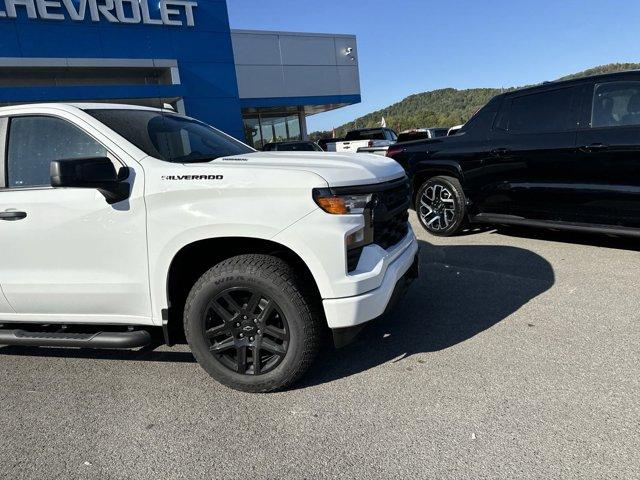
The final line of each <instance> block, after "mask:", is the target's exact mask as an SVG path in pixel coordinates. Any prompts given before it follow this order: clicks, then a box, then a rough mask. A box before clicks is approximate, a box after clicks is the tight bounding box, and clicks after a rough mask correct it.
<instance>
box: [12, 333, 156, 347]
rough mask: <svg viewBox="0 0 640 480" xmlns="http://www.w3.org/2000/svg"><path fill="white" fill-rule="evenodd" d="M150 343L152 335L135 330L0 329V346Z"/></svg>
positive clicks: (81, 345)
mask: <svg viewBox="0 0 640 480" xmlns="http://www.w3.org/2000/svg"><path fill="white" fill-rule="evenodd" d="M150 343H151V334H150V333H149V332H147V331H146V330H133V331H128V332H96V333H64V332H28V331H26V330H3V329H0V345H21V346H26V347H63V348H73V347H75V348H96V349H118V348H139V347H145V346H147V345H149V344H150Z"/></svg>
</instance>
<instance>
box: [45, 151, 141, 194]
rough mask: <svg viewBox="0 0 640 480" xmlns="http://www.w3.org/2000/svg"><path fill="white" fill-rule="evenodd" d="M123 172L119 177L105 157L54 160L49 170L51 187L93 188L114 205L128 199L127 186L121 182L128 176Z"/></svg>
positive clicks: (125, 171)
mask: <svg viewBox="0 0 640 480" xmlns="http://www.w3.org/2000/svg"><path fill="white" fill-rule="evenodd" d="M123 170H124V171H121V172H120V175H119V174H118V172H116V168H115V167H114V166H113V162H112V161H111V160H110V159H108V158H106V157H97V158H73V159H66V160H54V161H52V162H51V170H50V173H51V186H52V187H54V188H59V187H71V188H95V189H98V190H99V191H100V193H102V194H103V195H104V196H105V198H106V199H107V202H108V203H110V204H111V203H116V202H120V201H122V200H125V199H126V198H128V197H129V190H130V189H129V184H128V183H125V182H123V181H122V180H124V179H125V178H126V177H127V176H128V170H127V169H126V168H125V169H123ZM123 173H124V175H123Z"/></svg>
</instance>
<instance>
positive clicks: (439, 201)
mask: <svg viewBox="0 0 640 480" xmlns="http://www.w3.org/2000/svg"><path fill="white" fill-rule="evenodd" d="M416 213H417V214H418V220H420V224H421V225H422V226H423V227H424V229H425V230H426V231H427V232H429V233H430V234H432V235H436V236H438V237H450V236H452V235H455V234H457V233H459V232H460V231H461V230H462V229H463V227H464V225H465V220H466V216H467V200H466V198H465V195H464V191H463V190H462V186H461V185H460V182H459V181H458V179H456V178H453V177H446V176H438V177H433V178H430V179H428V180H427V181H426V182H424V183H423V184H422V185H421V186H420V189H419V190H418V194H417V195H416Z"/></svg>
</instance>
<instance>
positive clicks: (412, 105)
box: [310, 63, 640, 140]
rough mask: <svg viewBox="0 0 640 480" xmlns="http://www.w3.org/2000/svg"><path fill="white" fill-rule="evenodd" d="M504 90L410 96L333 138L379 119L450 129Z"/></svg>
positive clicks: (625, 66) (629, 66)
mask: <svg viewBox="0 0 640 480" xmlns="http://www.w3.org/2000/svg"><path fill="white" fill-rule="evenodd" d="M634 69H640V63H611V64H608V65H601V66H598V67H594V68H590V69H588V70H584V71H582V72H578V73H574V74H572V75H567V76H565V77H562V78H561V79H560V80H569V79H572V78H578V77H585V76H589V75H597V74H601V73H610V72H619V71H624V70H634ZM503 91H505V90H504V89H500V88H471V89H466V90H456V89H455V88H443V89H440V90H433V91H431V92H424V93H418V94H416V95H411V96H409V97H407V98H405V99H404V100H402V101H401V102H398V103H395V104H393V105H391V106H389V107H386V108H383V109H381V110H377V111H375V112H372V113H369V114H367V115H365V116H363V117H360V118H357V119H356V120H354V121H353V122H349V123H346V124H344V125H341V126H340V127H337V128H336V136H338V137H342V136H344V135H345V134H346V133H347V132H348V131H349V130H353V129H355V128H368V127H376V126H380V120H381V118H382V117H384V118H385V120H386V121H387V126H388V127H390V128H393V129H394V130H396V131H397V132H400V131H402V130H407V129H409V128H426V127H451V126H453V125H457V124H460V123H464V122H466V121H467V120H468V119H469V117H471V115H473V114H474V113H475V112H476V110H478V109H479V108H480V107H482V106H483V105H484V104H486V103H487V102H488V101H489V100H490V99H491V98H492V97H493V96H495V95H497V94H499V93H501V92H503ZM331 134H332V132H314V133H312V134H311V135H310V137H311V138H312V139H313V140H317V139H320V138H327V137H331Z"/></svg>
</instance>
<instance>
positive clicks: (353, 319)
mask: <svg viewBox="0 0 640 480" xmlns="http://www.w3.org/2000/svg"><path fill="white" fill-rule="evenodd" d="M412 236H413V234H412ZM419 264H420V261H419V254H418V242H417V240H416V239H415V237H413V241H412V242H411V243H410V244H409V246H408V247H407V248H406V249H405V250H404V252H402V254H401V255H399V256H398V257H397V258H396V259H395V260H394V261H393V262H392V263H390V264H389V266H388V267H387V269H386V272H385V274H384V278H383V280H382V284H381V285H380V286H379V287H378V288H376V289H375V290H371V291H369V292H366V293H364V294H362V295H356V296H353V297H346V298H332V299H325V300H323V302H322V303H323V305H324V311H325V315H326V317H327V323H328V325H329V328H331V329H334V330H335V329H345V328H351V327H356V326H359V325H362V324H363V323H366V322H368V321H370V320H373V319H375V318H378V317H380V316H381V315H383V314H384V313H385V312H386V311H388V310H389V309H391V308H392V307H393V306H394V304H395V301H396V300H397V299H398V298H399V297H401V296H402V295H401V294H402V293H404V291H405V290H406V288H407V287H408V286H409V284H411V282H412V281H413V280H414V279H415V278H417V276H418V273H419Z"/></svg>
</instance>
